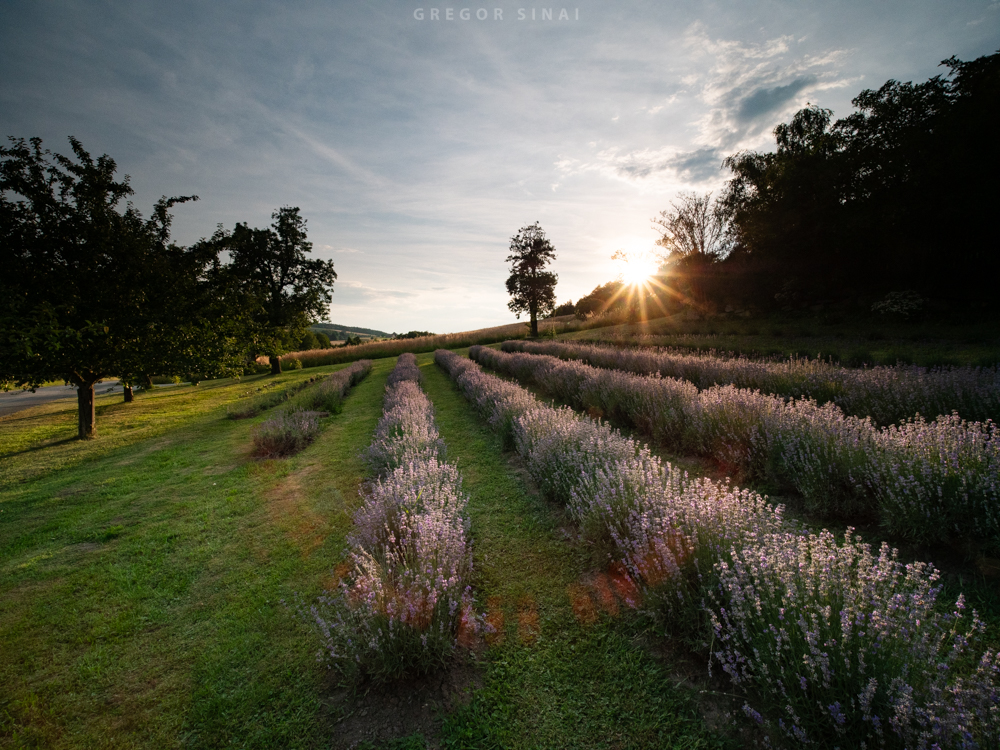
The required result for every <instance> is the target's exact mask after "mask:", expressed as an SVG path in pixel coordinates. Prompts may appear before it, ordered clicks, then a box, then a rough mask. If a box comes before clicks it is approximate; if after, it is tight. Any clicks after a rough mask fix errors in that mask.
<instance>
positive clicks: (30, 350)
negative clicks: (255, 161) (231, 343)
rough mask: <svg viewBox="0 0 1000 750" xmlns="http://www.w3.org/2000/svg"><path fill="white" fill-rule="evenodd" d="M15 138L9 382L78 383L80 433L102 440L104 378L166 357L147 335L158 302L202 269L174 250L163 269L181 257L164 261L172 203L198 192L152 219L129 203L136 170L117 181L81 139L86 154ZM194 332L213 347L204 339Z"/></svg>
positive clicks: (7, 168) (9, 184) (1, 324)
mask: <svg viewBox="0 0 1000 750" xmlns="http://www.w3.org/2000/svg"><path fill="white" fill-rule="evenodd" d="M10 141H11V144H12V145H11V146H10V147H9V148H4V147H0V247H2V248H3V263H2V266H3V273H2V274H0V350H2V357H0V383H2V385H3V387H4V388H10V387H24V388H34V387H37V386H39V385H41V384H42V383H44V382H46V381H49V380H55V379H63V380H65V381H66V382H68V383H73V384H74V385H75V386H76V387H77V399H78V407H79V420H78V434H79V437H81V438H89V437H93V436H94V435H95V434H96V425H95V414H94V384H95V383H97V382H99V381H100V380H101V379H102V378H106V377H109V376H112V375H128V374H131V373H136V372H140V371H143V370H144V368H146V367H148V366H150V365H151V364H153V365H159V364H162V363H163V360H162V359H161V358H159V356H160V354H162V353H160V354H157V357H158V358H157V359H156V361H155V362H153V363H151V362H150V361H149V358H148V356H147V355H148V353H149V350H147V353H146V354H143V351H142V350H141V348H140V347H138V346H137V344H138V342H140V341H141V339H142V337H143V336H144V335H145V333H148V325H149V321H150V319H151V317H156V315H159V314H160V313H157V312H155V311H154V312H151V310H153V308H156V307H157V305H158V304H161V303H160V302H157V301H156V300H162V299H163V296H162V295H163V294H164V287H165V283H169V284H173V283H179V282H180V279H181V277H182V276H184V275H185V274H190V273H193V270H192V269H193V268H194V267H195V265H196V264H194V263H192V262H189V261H191V260H193V257H192V256H188V255H187V254H186V251H184V250H183V249H180V248H172V249H171V250H170V254H171V256H172V258H173V261H176V262H175V264H174V268H175V271H176V273H172V274H170V275H169V276H167V278H166V279H165V278H164V277H163V275H162V272H163V269H164V268H165V265H164V264H165V263H166V264H169V263H171V262H173V261H170V260H168V259H166V258H165V255H166V254H167V252H168V247H170V246H169V244H168V243H169V229H170V214H169V209H170V208H171V206H173V205H175V204H177V203H183V202H185V201H189V200H195V199H196V198H195V197H194V196H188V197H181V198H170V199H167V198H166V197H164V198H162V199H161V200H160V201H159V202H158V203H157V204H156V208H155V210H154V211H153V215H152V216H151V218H150V219H149V220H145V219H143V217H142V215H141V214H140V213H139V212H138V211H137V210H136V209H135V208H134V207H133V206H132V205H131V203H128V204H126V206H125V208H124V210H119V204H120V203H121V201H122V200H123V199H125V198H127V197H128V196H130V195H132V192H133V191H132V188H131V187H130V186H129V180H128V177H127V176H126V177H125V178H124V179H123V180H121V181H116V180H115V171H116V169H117V166H116V164H115V161H114V160H113V159H112V158H111V157H110V156H108V155H107V154H105V155H104V156H101V157H100V158H98V159H97V160H94V159H93V158H91V156H90V154H89V153H87V151H86V150H85V149H84V148H83V146H82V145H81V144H80V142H79V141H78V140H76V139H75V138H72V137H71V138H70V139H69V141H70V145H71V147H72V150H73V154H74V156H75V157H76V158H75V160H74V159H73V158H70V157H66V156H63V155H60V154H54V153H52V152H51V151H49V150H47V149H46V150H43V149H42V141H41V139H40V138H32V139H31V140H30V141H26V140H25V139H23V138H21V139H17V138H11V139H10ZM180 288H181V289H183V288H184V284H180ZM172 291H173V290H171V292H172ZM171 299H172V300H173V299H174V296H173V295H171ZM182 304H183V303H182V302H181V301H180V299H179V298H178V299H177V305H178V307H180V306H181V305H182ZM160 319H161V322H163V323H164V326H165V327H166V329H169V323H170V321H168V320H167V318H166V317H165V316H161V318H160ZM196 329H197V330H200V331H201V332H202V333H204V332H205V331H212V328H211V327H210V326H200V327H198V326H196ZM161 332H162V331H161ZM164 335H165V336H166V334H164ZM213 335H214V333H213ZM168 339H169V340H174V339H170V337H169V336H166V338H163V339H160V341H165V340H168ZM194 339H195V344H196V345H197V346H202V345H204V338H203V337H199V336H197V335H195V337H194ZM154 348H155V347H154ZM145 371H146V372H149V370H148V369H145Z"/></svg>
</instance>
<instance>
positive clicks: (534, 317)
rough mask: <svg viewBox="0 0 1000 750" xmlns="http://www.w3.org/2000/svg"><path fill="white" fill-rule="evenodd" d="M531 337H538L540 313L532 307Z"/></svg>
mask: <svg viewBox="0 0 1000 750" xmlns="http://www.w3.org/2000/svg"><path fill="white" fill-rule="evenodd" d="M531 338H533V339H537V338H538V313H537V312H535V309H534V308H532V309H531Z"/></svg>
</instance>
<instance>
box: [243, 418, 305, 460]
mask: <svg viewBox="0 0 1000 750" xmlns="http://www.w3.org/2000/svg"><path fill="white" fill-rule="evenodd" d="M318 434H319V413H318V412H314V411H302V410H297V411H279V412H278V413H277V414H275V415H274V416H272V417H271V418H269V419H267V420H265V421H264V422H261V423H260V424H259V425H257V426H256V427H255V428H254V429H253V433H252V440H253V455H254V456H257V457H259V458H278V457H281V456H290V455H292V454H294V453H298V452H299V451H300V450H302V449H303V448H305V447H306V446H307V445H309V443H311V442H312V441H313V440H315V439H316V436H317V435H318Z"/></svg>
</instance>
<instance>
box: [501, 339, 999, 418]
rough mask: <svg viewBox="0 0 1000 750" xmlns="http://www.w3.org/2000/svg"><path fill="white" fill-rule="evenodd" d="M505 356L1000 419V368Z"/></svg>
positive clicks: (852, 408) (874, 409) (538, 348)
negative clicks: (558, 361)
mask: <svg viewBox="0 0 1000 750" xmlns="http://www.w3.org/2000/svg"><path fill="white" fill-rule="evenodd" d="M502 348H503V350H504V351H505V352H529V353H533V354H548V355H551V356H554V357H559V358H560V359H567V360H580V361H582V362H585V363H587V364H589V365H593V366H595V367H605V368H611V369H615V370H626V371H628V372H634V373H637V374H640V375H652V374H655V373H659V374H660V375H662V376H663V377H673V378H681V379H683V380H688V381H690V382H692V383H694V384H695V385H696V386H697V387H698V388H711V387H712V386H716V385H733V386H736V387H737V388H749V389H751V390H760V391H762V392H764V393H770V394H773V395H775V396H783V397H785V398H811V399H815V400H816V401H817V402H819V403H821V404H823V403H826V402H828V401H832V402H833V403H835V404H837V406H839V407H840V408H841V409H843V410H844V412H845V413H846V414H852V415H855V416H859V417H864V416H870V417H871V418H872V421H873V422H875V423H876V424H880V425H888V424H893V423H896V422H899V421H901V420H904V419H908V418H910V417H914V416H916V415H917V414H923V415H925V416H937V415H939V414H951V413H952V412H953V411H957V412H958V413H959V414H960V415H961V416H962V417H964V418H965V419H972V420H986V419H993V420H998V419H1000V367H998V366H996V365H994V366H992V367H934V368H926V367H918V366H916V365H896V366H895V367H871V368H864V369H854V368H848V367H841V366H840V365H835V364H832V363H831V362H826V361H824V360H822V359H805V358H802V359H800V358H792V359H787V360H779V361H775V360H753V359H748V358H747V357H743V356H740V357H722V356H717V355H715V354H714V353H709V354H691V353H688V352H679V351H671V350H662V349H649V348H646V349H619V348H615V347H609V346H593V345H588V344H575V343H573V344H570V343H562V342H533V341H506V342H504V344H503V345H502Z"/></svg>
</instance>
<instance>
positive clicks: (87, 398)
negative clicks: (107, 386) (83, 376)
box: [76, 381, 97, 440]
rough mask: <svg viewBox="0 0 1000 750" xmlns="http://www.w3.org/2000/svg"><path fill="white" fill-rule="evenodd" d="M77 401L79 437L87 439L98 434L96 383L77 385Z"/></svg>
mask: <svg viewBox="0 0 1000 750" xmlns="http://www.w3.org/2000/svg"><path fill="white" fill-rule="evenodd" d="M76 403H77V407H78V413H79V427H80V431H79V438H80V440H87V439H89V438H92V437H96V436H97V425H96V423H95V418H94V383H93V381H91V382H89V383H87V384H85V385H81V384H80V383H77V385H76Z"/></svg>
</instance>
